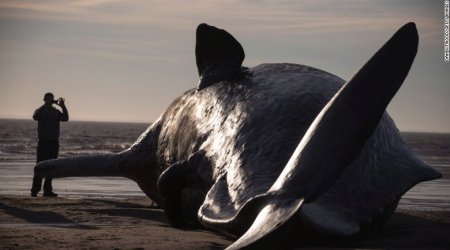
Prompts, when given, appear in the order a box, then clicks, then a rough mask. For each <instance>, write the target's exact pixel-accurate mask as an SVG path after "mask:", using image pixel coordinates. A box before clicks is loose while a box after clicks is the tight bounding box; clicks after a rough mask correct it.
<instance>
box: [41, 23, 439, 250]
mask: <svg viewBox="0 0 450 250" xmlns="http://www.w3.org/2000/svg"><path fill="white" fill-rule="evenodd" d="M408 25H409V26H408ZM408 25H406V26H405V27H406V28H403V30H401V31H399V34H400V35H396V36H394V38H392V39H391V41H390V42H388V43H387V45H385V47H383V48H382V49H381V50H380V51H381V52H378V53H377V54H376V55H375V56H374V58H373V59H371V61H369V62H368V63H367V64H366V65H365V66H364V67H363V68H362V69H361V70H360V72H358V74H356V75H355V77H354V78H353V79H352V80H351V81H349V82H348V83H346V82H345V81H344V80H342V79H341V78H339V77H337V76H335V75H332V74H330V73H327V72H324V71H321V70H318V69H315V68H312V67H309V66H304V65H297V64H286V63H284V64H261V65H259V66H256V67H253V68H250V69H248V68H241V66H240V65H241V62H242V60H243V57H244V55H243V50H242V48H241V47H240V45H239V44H238V43H237V41H236V40H234V38H232V37H231V35H229V34H228V33H226V32H225V31H223V30H218V29H216V28H214V27H210V26H207V25H204V24H203V25H200V26H199V29H198V30H197V49H196V53H197V65H198V68H199V74H200V76H201V81H200V84H199V87H198V88H197V89H192V90H189V91H187V92H185V93H184V94H183V95H182V96H180V97H179V98H177V99H176V100H175V101H174V102H173V103H172V104H171V105H170V106H169V107H168V108H167V110H166V111H165V112H164V113H163V114H162V115H161V117H160V118H159V119H158V120H157V121H156V122H155V123H154V124H152V125H151V126H150V127H149V128H148V129H147V131H146V132H144V134H143V135H142V136H141V137H140V138H139V139H138V140H137V142H136V143H135V144H134V145H133V146H131V147H130V149H128V150H126V151H124V152H122V153H120V154H115V155H106V156H95V157H80V158H72V159H61V160H53V161H48V162H44V163H41V164H39V165H38V166H37V167H36V171H37V172H38V173H40V174H41V175H42V176H51V177H65V176H105V175H109V176H125V177H128V178H131V179H133V180H135V181H136V182H137V183H138V184H139V186H140V187H141V189H142V190H143V191H144V192H145V193H146V194H147V195H148V196H149V197H150V198H151V199H153V200H154V201H156V202H158V203H159V204H160V205H161V206H162V207H163V208H164V210H165V212H166V215H167V217H168V219H169V221H170V223H171V224H172V225H174V226H192V225H199V224H200V225H203V226H205V227H207V228H210V229H212V230H216V231H220V232H225V233H227V234H231V235H235V236H242V237H241V238H240V239H239V240H238V241H237V242H236V243H235V244H233V246H231V248H241V247H245V246H249V245H250V246H252V244H255V242H256V243H258V242H261V241H264V239H265V238H267V237H266V236H268V235H272V234H275V235H276V231H277V230H278V229H281V228H283V225H285V227H288V228H297V229H298V228H301V229H302V230H306V231H308V232H312V233H316V234H319V235H324V236H332V237H338V238H339V237H341V238H349V237H350V238H351V237H355V236H358V235H361V234H364V233H365V232H370V231H373V230H376V229H377V228H378V227H379V226H380V225H382V222H383V221H384V220H386V219H387V218H388V217H389V215H390V214H391V213H392V212H393V211H394V210H395V207H396V204H397V202H398V200H399V199H400V197H401V196H402V195H403V194H404V193H405V192H406V191H407V190H408V189H410V188H411V187H412V186H414V185H415V184H417V183H418V182H420V181H425V180H430V179H434V178H438V177H439V176H440V175H439V173H437V172H436V171H435V170H433V169H432V168H430V167H429V166H427V165H426V164H425V163H423V162H422V161H421V160H420V159H419V158H418V157H417V156H416V155H415V154H414V153H413V152H412V151H411V150H410V149H409V148H408V147H407V146H406V144H405V143H404V142H403V140H402V139H401V137H400V135H399V132H398V129H397V128H396V126H395V124H394V122H393V121H392V119H391V118H390V117H389V115H388V114H387V113H386V112H385V111H384V109H385V107H386V105H387V104H388V103H389V100H390V98H392V96H393V95H394V94H395V92H396V91H397V89H398V87H400V85H401V83H402V82H403V79H404V77H406V74H407V72H408V70H409V67H410V65H411V63H412V60H413V59H414V55H415V50H414V49H416V48H417V43H415V45H414V44H413V45H411V46H410V47H411V49H408V48H407V49H405V51H403V52H402V51H401V50H400V51H401V52H399V53H400V55H402V54H401V53H404V54H405V55H406V54H408V55H407V56H404V57H405V59H402V58H397V57H398V55H394V56H396V58H397V59H394V60H392V61H393V62H391V61H389V60H388V61H389V62H388V63H386V64H385V63H384V62H383V61H382V60H384V57H386V56H385V54H389V53H392V51H397V50H398V48H397V47H393V46H398V44H397V43H398V42H397V40H398V39H400V41H401V43H404V42H405V41H406V42H408V41H409V40H411V39H413V40H414V37H415V36H414V34H412V33H413V32H414V31H415V27H411V25H412V24H408ZM412 26H413V25H412ZM405 30H406V31H405ZM224 32H225V33H224ZM411 34H412V35H411ZM408 36H411V37H412V38H411V37H408ZM405 37H406V38H405ZM402 39H403V40H402ZM236 43H237V45H236ZM412 43H414V42H412ZM205 44H206V45H205ZM211 44H212V45H211ZM230 44H231V45H230ZM392 44H394V45H392ZM402 46H403V45H402ZM414 46H416V47H414ZM391 47H392V48H391ZM406 47H408V46H406ZM411 51H412V52H411ZM408 58H409V59H408ZM397 60H398V61H397ZM403 60H406V61H407V62H403ZM380 62H381V63H380ZM386 65H387V66H386ZM385 71H392V72H386V74H387V76H384V75H383V74H380V72H385ZM371 72H375V73H374V76H373V77H369V74H371ZM393 72H394V73H395V72H401V73H398V75H399V76H398V75H389V74H394V73H393ZM395 74H397V73H395ZM361 79H363V80H364V81H362V80H361ZM385 79H387V80H386V82H387V83H386V84H385V85H386V86H387V87H384V85H383V84H384V81H385ZM365 81H367V82H368V83H367V85H363V84H365V83H364V82H365ZM390 81H392V82H393V83H392V84H391V83H390ZM360 82H363V83H360ZM378 82H383V84H380V86H378V85H377V84H378ZM343 86H344V87H343ZM354 86H355V87H354ZM390 86H395V87H393V88H392V89H390V88H391V87H390ZM385 89H388V90H385ZM378 91H380V93H378ZM373 96H374V97H373ZM371 98H372V99H371ZM330 100H331V101H330ZM372 103H374V104H373V105H372ZM291 232H295V230H294V229H292V230H291ZM292 234H294V235H295V233H292ZM284 236H285V237H288V236H286V235H284ZM281 237H283V236H281ZM301 239H302V236H301V235H299V236H294V237H293V238H292V237H291V238H290V240H301ZM303 239H304V238H303Z"/></svg>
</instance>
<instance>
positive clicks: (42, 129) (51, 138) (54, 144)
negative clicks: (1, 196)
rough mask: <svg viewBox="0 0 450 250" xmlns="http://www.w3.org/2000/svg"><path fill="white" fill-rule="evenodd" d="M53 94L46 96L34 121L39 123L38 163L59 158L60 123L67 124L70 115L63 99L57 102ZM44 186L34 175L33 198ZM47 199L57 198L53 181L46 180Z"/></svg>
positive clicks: (40, 179)
mask: <svg viewBox="0 0 450 250" xmlns="http://www.w3.org/2000/svg"><path fill="white" fill-rule="evenodd" d="M54 98H55V97H54V95H53V94H52V93H46V94H45V95H44V102H45V103H44V105H42V106H41V107H39V108H38V109H36V111H34V114H33V119H34V120H36V121H38V138H39V142H38V146H37V159H36V163H38V162H41V161H45V160H49V159H56V158H58V153H59V122H67V121H68V120H69V113H68V111H67V108H66V105H65V103H64V99H63V98H59V99H58V100H56V101H55V99H54ZM53 104H56V105H58V106H60V107H61V109H62V112H61V111H60V110H58V109H56V108H55V107H53ZM41 186H42V178H41V177H40V176H37V175H34V177H33V186H32V188H31V197H36V196H37V194H38V193H39V191H40V190H41ZM43 196H46V197H56V196H58V195H57V194H55V193H53V187H52V179H51V178H46V179H45V182H44V195H43Z"/></svg>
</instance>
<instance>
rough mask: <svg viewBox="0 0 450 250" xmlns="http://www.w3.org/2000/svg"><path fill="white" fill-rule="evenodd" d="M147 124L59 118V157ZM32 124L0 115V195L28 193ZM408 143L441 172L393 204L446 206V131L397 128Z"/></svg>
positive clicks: (61, 185) (112, 143)
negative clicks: (416, 130)
mask: <svg viewBox="0 0 450 250" xmlns="http://www.w3.org/2000/svg"><path fill="white" fill-rule="evenodd" d="M148 126H149V124H139V123H106V122H77V121H71V122H68V123H61V137H60V145H61V146H60V154H59V157H60V158H63V157H72V156H77V155H94V154H103V153H112V152H120V151H122V150H125V149H127V148H128V147H129V146H130V145H131V144H132V143H133V142H134V141H135V140H136V139H137V138H138V137H139V135H140V134H141V133H142V132H144V131H145V129H146V128H147V127H148ZM36 129H37V124H36V122H35V121H32V120H7V119H0V194H22V195H29V193H30V187H31V180H32V176H33V167H34V165H35V161H36V145H37V132H36ZM402 137H403V138H404V140H405V141H406V142H407V143H408V145H409V146H410V147H411V148H412V149H413V150H414V151H415V152H416V153H417V154H419V156H420V157H421V158H422V159H424V160H425V161H426V162H427V163H428V164H430V165H431V166H433V167H434V168H435V169H436V170H438V171H439V172H441V174H442V175H443V177H442V178H441V179H438V180H434V181H428V182H423V183H420V184H419V185H417V186H415V187H414V188H412V189H411V190H409V191H408V192H407V193H406V194H405V195H404V196H403V198H402V200H401V201H400V204H399V208H403V209H416V210H425V211H431V210H433V211H450V134H436V133H402ZM53 187H54V191H55V192H57V193H58V194H60V195H62V196H63V197H68V198H80V197H81V198H83V197H108V198H121V197H129V196H145V195H144V194H143V193H142V192H141V191H140V189H139V187H138V186H137V184H136V183H134V182H133V181H131V180H128V179H125V178H120V177H105V178H97V177H89V178H61V179H55V180H54V181H53Z"/></svg>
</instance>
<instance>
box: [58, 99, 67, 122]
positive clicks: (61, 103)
mask: <svg viewBox="0 0 450 250" xmlns="http://www.w3.org/2000/svg"><path fill="white" fill-rule="evenodd" d="M58 105H59V106H60V107H61V109H62V116H61V121H62V122H67V121H68V120H69V111H67V108H66V104H65V103H64V98H59V100H58Z"/></svg>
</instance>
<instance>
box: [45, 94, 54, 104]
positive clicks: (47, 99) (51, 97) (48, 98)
mask: <svg viewBox="0 0 450 250" xmlns="http://www.w3.org/2000/svg"><path fill="white" fill-rule="evenodd" d="M44 102H46V103H53V102H55V96H54V95H53V94H52V93H50V92H48V93H45V95H44Z"/></svg>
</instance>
